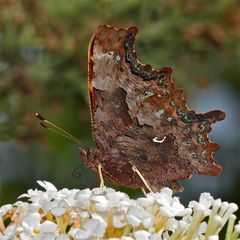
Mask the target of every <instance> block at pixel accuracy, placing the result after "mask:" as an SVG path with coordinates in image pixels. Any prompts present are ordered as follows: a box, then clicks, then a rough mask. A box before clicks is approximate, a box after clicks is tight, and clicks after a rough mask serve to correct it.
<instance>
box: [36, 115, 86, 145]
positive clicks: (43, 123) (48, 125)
mask: <svg viewBox="0 0 240 240" xmlns="http://www.w3.org/2000/svg"><path fill="white" fill-rule="evenodd" d="M35 117H36V118H38V119H39V120H40V125H41V126H42V127H44V128H46V129H49V130H50V131H53V132H56V133H58V134H59V135H61V136H63V137H66V138H68V139H70V140H71V141H73V142H75V143H77V144H79V145H80V148H81V149H85V146H84V145H83V143H82V142H81V141H80V140H79V139H77V138H76V137H74V136H73V135H72V134H70V133H68V132H67V131H65V130H63V129H62V128H60V127H58V126H57V125H55V124H54V123H52V122H50V121H48V120H46V119H45V118H44V117H43V116H42V115H40V114H39V113H35Z"/></svg>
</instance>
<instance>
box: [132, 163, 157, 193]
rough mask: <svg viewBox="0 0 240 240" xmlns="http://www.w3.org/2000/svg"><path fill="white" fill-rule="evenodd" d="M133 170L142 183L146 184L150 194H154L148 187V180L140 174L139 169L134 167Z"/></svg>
mask: <svg viewBox="0 0 240 240" xmlns="http://www.w3.org/2000/svg"><path fill="white" fill-rule="evenodd" d="M132 170H133V171H134V172H135V173H136V174H137V175H138V176H139V177H140V178H141V180H142V182H143V183H144V185H145V187H146V188H147V189H148V190H149V192H153V191H152V189H151V187H150V186H149V185H148V183H147V181H146V179H145V178H144V177H143V175H142V174H141V173H140V171H139V170H138V169H137V167H136V166H133V167H132Z"/></svg>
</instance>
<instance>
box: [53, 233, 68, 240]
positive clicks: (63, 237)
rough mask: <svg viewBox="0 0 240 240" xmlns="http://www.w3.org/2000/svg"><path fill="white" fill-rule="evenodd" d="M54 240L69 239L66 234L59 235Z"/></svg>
mask: <svg viewBox="0 0 240 240" xmlns="http://www.w3.org/2000/svg"><path fill="white" fill-rule="evenodd" d="M56 240H69V237H68V235H67V234H60V235H59V236H57V238H56Z"/></svg>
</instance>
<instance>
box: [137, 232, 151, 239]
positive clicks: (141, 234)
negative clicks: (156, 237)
mask: <svg viewBox="0 0 240 240" xmlns="http://www.w3.org/2000/svg"><path fill="white" fill-rule="evenodd" d="M133 235H134V237H135V238H136V240H148V239H149V237H150V235H151V233H149V232H147V231H144V230H140V231H136V232H133Z"/></svg>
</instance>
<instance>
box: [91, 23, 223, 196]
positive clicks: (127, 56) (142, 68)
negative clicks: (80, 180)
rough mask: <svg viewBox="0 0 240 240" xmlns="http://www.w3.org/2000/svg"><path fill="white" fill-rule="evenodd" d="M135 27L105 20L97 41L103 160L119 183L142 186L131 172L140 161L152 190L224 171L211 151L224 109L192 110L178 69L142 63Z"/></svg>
mask: <svg viewBox="0 0 240 240" xmlns="http://www.w3.org/2000/svg"><path fill="white" fill-rule="evenodd" d="M136 33H137V29H136V28H135V27H132V28H129V29H128V30H125V29H120V30H118V29H115V28H111V27H109V26H101V27H99V29H98V32H97V33H96V34H95V35H94V37H93V38H92V41H91V43H90V48H89V95H90V101H91V115H92V122H93V135H94V139H95V141H96V144H97V146H98V148H99V159H100V160H99V161H101V164H102V165H103V167H104V174H105V175H106V176H107V177H108V178H110V179H111V180H112V181H114V182H116V183H119V184H122V185H125V186H128V187H142V186H143V184H142V182H141V181H140V179H139V178H138V176H136V174H134V173H133V171H132V166H136V167H137V168H138V169H139V170H140V172H141V173H142V175H143V176H144V177H145V179H146V180H147V181H148V183H149V184H150V185H151V187H152V188H153V189H156V190H159V189H161V188H162V187H166V186H168V187H171V188H172V189H174V190H176V191H179V190H181V186H180V185H179V184H178V183H177V180H178V179H186V178H189V177H190V176H191V174H193V173H198V174H206V175H216V174H219V173H220V172H221V167H220V166H219V165H216V164H215V163H214V159H213V157H212V153H213V152H214V151H215V150H216V149H217V148H218V145H217V144H215V143H212V142H210V141H209V139H208V133H209V132H210V130H211V128H210V126H211V124H213V123H214V122H216V121H219V120H222V119H223V118H224V117H225V113H223V112H221V111H211V112H208V113H204V114H197V113H195V112H194V111H190V110H189V109H188V108H187V107H186V101H185V99H184V97H183V91H182V90H180V89H176V88H175V86H174V84H173V82H172V69H171V68H169V67H163V68H159V69H157V70H153V69H152V68H151V66H150V65H142V64H140V63H139V62H138V60H137V56H136V53H135V49H134V41H135V35H136ZM161 140H162V141H161Z"/></svg>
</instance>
